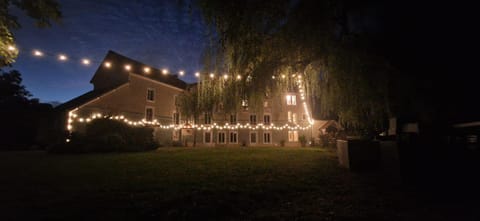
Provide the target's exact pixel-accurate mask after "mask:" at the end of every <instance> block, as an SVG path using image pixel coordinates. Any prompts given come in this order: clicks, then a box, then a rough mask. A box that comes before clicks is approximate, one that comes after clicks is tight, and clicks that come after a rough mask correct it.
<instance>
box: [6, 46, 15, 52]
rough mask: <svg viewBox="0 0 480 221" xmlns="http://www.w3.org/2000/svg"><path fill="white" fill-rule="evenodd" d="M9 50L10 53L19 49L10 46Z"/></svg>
mask: <svg viewBox="0 0 480 221" xmlns="http://www.w3.org/2000/svg"><path fill="white" fill-rule="evenodd" d="M7 49H8V50H9V51H15V50H17V48H15V47H14V46H12V45H9V46H8V48H7Z"/></svg>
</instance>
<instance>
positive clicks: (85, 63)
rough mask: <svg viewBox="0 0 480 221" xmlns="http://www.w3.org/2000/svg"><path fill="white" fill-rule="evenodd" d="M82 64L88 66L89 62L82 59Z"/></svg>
mask: <svg viewBox="0 0 480 221" xmlns="http://www.w3.org/2000/svg"><path fill="white" fill-rule="evenodd" d="M82 63H83V64H84V65H90V60H89V59H86V58H84V59H82Z"/></svg>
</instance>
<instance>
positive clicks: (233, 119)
mask: <svg viewBox="0 0 480 221" xmlns="http://www.w3.org/2000/svg"><path fill="white" fill-rule="evenodd" d="M236 123H237V115H236V114H230V124H236Z"/></svg>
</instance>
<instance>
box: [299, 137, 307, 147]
mask: <svg viewBox="0 0 480 221" xmlns="http://www.w3.org/2000/svg"><path fill="white" fill-rule="evenodd" d="M298 141H300V144H301V145H302V147H305V146H306V145H307V137H306V136H305V135H303V134H302V135H300V136H299V137H298Z"/></svg>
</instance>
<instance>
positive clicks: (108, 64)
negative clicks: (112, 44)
mask: <svg viewBox="0 0 480 221" xmlns="http://www.w3.org/2000/svg"><path fill="white" fill-rule="evenodd" d="M104 64H105V67H107V68H110V67H112V63H110V62H108V61H105V63H104Z"/></svg>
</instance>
